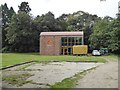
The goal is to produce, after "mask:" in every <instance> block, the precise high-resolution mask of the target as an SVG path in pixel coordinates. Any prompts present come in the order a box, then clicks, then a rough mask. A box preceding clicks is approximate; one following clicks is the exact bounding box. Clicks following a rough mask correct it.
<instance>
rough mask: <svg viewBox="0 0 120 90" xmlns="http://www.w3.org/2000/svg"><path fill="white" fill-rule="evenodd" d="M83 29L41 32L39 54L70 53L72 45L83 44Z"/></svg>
mask: <svg viewBox="0 0 120 90" xmlns="http://www.w3.org/2000/svg"><path fill="white" fill-rule="evenodd" d="M83 37H84V35H83V31H77V32H41V34H40V54H41V55H72V50H73V49H72V47H73V45H83V44H84V40H83Z"/></svg>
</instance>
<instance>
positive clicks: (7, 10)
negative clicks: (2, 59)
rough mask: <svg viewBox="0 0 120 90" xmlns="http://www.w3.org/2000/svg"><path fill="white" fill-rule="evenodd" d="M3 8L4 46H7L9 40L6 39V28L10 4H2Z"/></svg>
mask: <svg viewBox="0 0 120 90" xmlns="http://www.w3.org/2000/svg"><path fill="white" fill-rule="evenodd" d="M1 8H2V47H5V46H6V45H7V42H6V41H5V39H6V36H5V34H6V31H5V28H6V27H7V26H8V21H9V20H8V12H9V9H8V6H7V4H6V3H5V4H4V5H1Z"/></svg>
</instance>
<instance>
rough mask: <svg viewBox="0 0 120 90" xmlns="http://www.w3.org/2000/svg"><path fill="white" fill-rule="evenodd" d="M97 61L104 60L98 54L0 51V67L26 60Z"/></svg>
mask: <svg viewBox="0 0 120 90" xmlns="http://www.w3.org/2000/svg"><path fill="white" fill-rule="evenodd" d="M31 60H39V61H51V60H54V61H97V62H106V60H105V59H104V58H102V57H100V56H98V57H95V56H42V55H39V53H2V67H5V66H10V65H14V64H18V63H22V62H26V61H31Z"/></svg>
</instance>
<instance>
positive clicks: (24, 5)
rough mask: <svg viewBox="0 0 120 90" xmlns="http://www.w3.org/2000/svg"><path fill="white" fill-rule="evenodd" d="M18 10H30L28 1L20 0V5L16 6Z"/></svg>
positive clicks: (27, 11)
mask: <svg viewBox="0 0 120 90" xmlns="http://www.w3.org/2000/svg"><path fill="white" fill-rule="evenodd" d="M18 8H19V10H18V12H26V13H29V12H30V11H31V8H30V7H29V5H28V2H22V3H21V4H20V6H18Z"/></svg>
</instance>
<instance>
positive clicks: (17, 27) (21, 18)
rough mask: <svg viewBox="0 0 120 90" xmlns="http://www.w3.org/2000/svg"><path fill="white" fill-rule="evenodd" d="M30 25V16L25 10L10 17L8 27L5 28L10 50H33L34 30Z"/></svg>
mask: <svg viewBox="0 0 120 90" xmlns="http://www.w3.org/2000/svg"><path fill="white" fill-rule="evenodd" d="M31 25H32V20H31V17H30V16H29V15H28V14H26V13H25V12H20V13H18V14H15V15H14V16H13V17H12V19H11V23H10V24H9V27H7V28H6V31H7V34H6V37H7V41H8V43H9V45H10V48H11V51H15V52H28V51H34V48H35V45H34V44H35V43H34V42H35V37H34V36H35V35H36V31H35V30H34V31H33V30H32V28H31Z"/></svg>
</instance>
